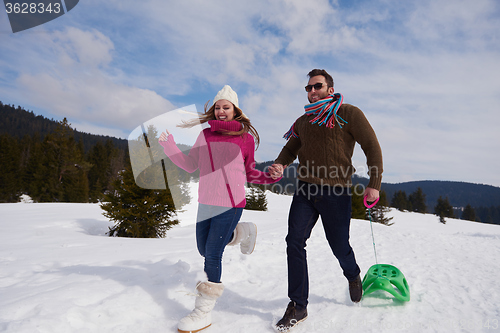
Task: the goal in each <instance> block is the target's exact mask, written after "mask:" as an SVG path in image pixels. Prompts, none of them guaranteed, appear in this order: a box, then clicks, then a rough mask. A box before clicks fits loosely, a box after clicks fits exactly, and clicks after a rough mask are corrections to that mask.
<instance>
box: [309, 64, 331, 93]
mask: <svg viewBox="0 0 500 333" xmlns="http://www.w3.org/2000/svg"><path fill="white" fill-rule="evenodd" d="M307 75H308V76H309V78H312V77H313V76H318V75H323V77H324V78H325V80H326V84H327V85H328V88H330V87H333V78H332V76H331V75H330V74H328V72H327V71H325V70H324V69H313V70H312V71H310V72H309V74H307Z"/></svg>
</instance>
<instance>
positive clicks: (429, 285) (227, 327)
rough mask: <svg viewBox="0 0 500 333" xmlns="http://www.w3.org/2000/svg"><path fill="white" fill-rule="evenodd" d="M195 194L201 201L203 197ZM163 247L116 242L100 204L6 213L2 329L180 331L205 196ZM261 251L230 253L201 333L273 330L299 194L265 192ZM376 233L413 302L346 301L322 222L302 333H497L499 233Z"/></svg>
mask: <svg viewBox="0 0 500 333" xmlns="http://www.w3.org/2000/svg"><path fill="white" fill-rule="evenodd" d="M194 194H196V193H194ZM194 197H195V198H194V200H193V203H191V204H190V205H188V206H187V207H185V209H186V211H185V212H183V213H181V214H180V215H179V218H180V220H181V225H180V226H177V227H174V228H173V229H171V230H170V231H168V232H167V237H166V238H164V239H126V238H110V237H107V236H106V235H105V232H106V231H107V230H108V226H110V225H111V223H110V222H109V221H107V220H106V218H105V217H104V216H102V210H101V209H100V208H99V206H98V205H96V204H61V203H59V204H56V203H53V204H52V203H46V204H36V203H17V204H0V332H13V333H22V332H27V333H28V332H29V333H33V332H47V333H58V332H60V333H68V332H85V333H87V332H131V333H132V332H133V333H137V332H139V333H143V332H152V333H156V332H175V331H176V328H177V322H178V320H179V319H180V318H182V317H183V316H185V315H186V314H188V313H189V312H190V311H191V310H192V307H193V304H194V296H193V295H192V294H193V292H194V286H195V284H196V282H197V280H198V279H199V278H200V276H202V274H201V273H202V270H203V260H202V258H201V257H200V256H199V254H198V252H197V250H196V243H195V236H194V234H195V232H194V231H195V224H194V220H195V216H196V207H197V204H196V202H195V201H196V195H194ZM267 198H268V208H269V211H267V212H256V211H244V213H243V217H242V221H253V222H255V223H256V224H257V226H258V231H259V234H258V243H257V246H256V248H255V251H254V253H253V254H252V255H249V256H246V255H243V254H241V253H240V252H239V248H237V247H228V248H226V252H225V253H224V263H223V277H222V281H223V283H224V285H225V291H224V294H223V295H222V297H221V298H220V299H219V301H218V303H217V305H216V307H215V309H214V312H213V325H212V326H211V327H210V328H208V329H207V330H205V332H206V333H221V332H224V333H225V332H232V333H239V332H241V333H243V332H245V333H256V332H258V333H260V332H273V328H272V325H273V324H274V323H275V322H276V321H277V320H278V319H279V318H281V316H282V315H283V313H284V310H285V308H286V306H287V304H288V298H287V278H286V276H287V271H286V253H285V241H284V239H285V236H286V230H287V226H286V220H287V215H288V208H289V204H290V201H291V198H290V197H286V196H277V195H273V194H271V193H269V192H267ZM389 215H390V216H393V217H394V219H393V222H394V223H395V224H394V225H392V226H390V227H387V226H383V225H379V224H374V225H373V230H374V234H375V242H376V245H377V254H378V260H379V262H380V263H388V264H392V265H394V266H396V267H398V268H399V269H400V270H401V271H402V272H403V273H404V274H405V276H406V278H407V280H408V283H409V286H410V290H411V300H410V301H409V302H407V303H401V302H399V301H395V300H394V299H393V297H392V296H390V295H389V294H388V293H384V292H380V293H376V294H372V295H368V296H367V297H364V298H363V300H362V301H361V302H360V303H358V304H353V303H351V301H350V300H349V296H348V291H347V282H346V280H345V278H344V277H343V275H342V272H341V270H340V267H339V265H338V263H337V261H336V259H335V257H334V256H333V255H332V253H331V251H330V249H329V247H328V244H327V242H326V240H325V237H324V232H323V229H322V226H321V222H320V221H318V225H317V226H316V227H315V229H314V231H313V235H312V237H311V239H310V240H309V242H308V246H307V250H308V258H309V273H310V283H311V288H310V299H309V301H310V304H309V307H308V312H309V318H308V319H307V320H306V321H305V322H303V323H301V324H300V325H298V326H297V328H296V329H295V330H294V332H297V333H299V332H302V333H305V332H308V333H309V332H499V331H500V309H499V308H500V305H499V304H500V284H499V283H498V274H499V271H500V260H499V254H500V227H499V226H495V225H487V224H480V223H473V222H465V221H460V220H453V219H449V220H448V222H447V224H446V225H443V224H441V223H439V222H438V218H437V217H436V216H434V215H430V214H427V215H423V214H414V213H402V212H399V211H392V212H391V213H390V214H389ZM351 245H352V246H353V248H354V251H355V253H356V257H357V260H358V264H359V265H360V267H361V269H362V271H363V272H362V274H363V275H364V273H365V272H366V270H367V269H368V268H369V267H370V266H371V265H373V264H375V259H374V252H373V245H372V239H371V233H370V225H369V222H367V221H361V220H353V221H352V226H351Z"/></svg>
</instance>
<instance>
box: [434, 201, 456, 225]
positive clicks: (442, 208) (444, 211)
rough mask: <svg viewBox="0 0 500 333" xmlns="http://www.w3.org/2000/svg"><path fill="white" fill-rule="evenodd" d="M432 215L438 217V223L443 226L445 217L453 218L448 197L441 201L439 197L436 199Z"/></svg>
mask: <svg viewBox="0 0 500 333" xmlns="http://www.w3.org/2000/svg"><path fill="white" fill-rule="evenodd" d="M434 214H436V215H437V216H439V222H441V223H443V224H445V223H446V220H445V217H451V218H453V217H454V213H453V206H452V205H450V202H449V201H448V197H446V198H445V199H443V198H442V197H441V196H440V197H439V198H438V201H437V204H436V206H435V207H434Z"/></svg>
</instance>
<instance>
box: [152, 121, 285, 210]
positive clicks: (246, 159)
mask: <svg viewBox="0 0 500 333" xmlns="http://www.w3.org/2000/svg"><path fill="white" fill-rule="evenodd" d="M208 123H209V125H210V128H206V129H204V130H203V132H201V133H200V135H199V136H198V138H197V139H196V142H195V144H194V146H193V147H192V148H191V150H190V151H189V154H188V155H185V154H184V153H183V152H182V151H180V149H179V148H178V147H177V145H176V143H175V141H174V138H173V136H172V134H170V135H169V136H168V138H167V141H160V145H162V146H163V148H164V152H165V154H166V155H167V156H168V157H169V158H170V159H171V160H172V162H174V163H175V164H176V165H177V166H178V167H180V168H182V169H184V170H186V171H187V172H189V173H191V172H194V171H196V170H197V169H200V184H199V188H198V202H200V203H202V204H206V205H213V206H222V207H238V208H243V207H245V205H246V199H245V183H246V182H247V181H248V182H250V183H255V184H272V183H275V182H277V181H279V179H272V178H271V176H270V175H269V173H267V172H262V171H258V170H255V160H254V149H255V142H254V138H253V136H251V135H250V134H248V133H244V134H243V135H227V134H222V133H223V131H224V130H227V131H234V132H236V131H239V130H240V129H241V124H240V123H239V122H237V121H235V120H233V121H228V122H226V121H220V120H210V121H209V122H208ZM280 179H281V178H280Z"/></svg>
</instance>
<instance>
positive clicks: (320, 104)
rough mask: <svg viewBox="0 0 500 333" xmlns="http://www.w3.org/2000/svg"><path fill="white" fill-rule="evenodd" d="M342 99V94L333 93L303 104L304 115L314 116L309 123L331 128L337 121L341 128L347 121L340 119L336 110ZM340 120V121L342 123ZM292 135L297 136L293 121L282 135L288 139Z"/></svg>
mask: <svg viewBox="0 0 500 333" xmlns="http://www.w3.org/2000/svg"><path fill="white" fill-rule="evenodd" d="M343 100H344V97H343V96H342V94H339V93H335V94H333V95H329V96H328V97H327V98H324V99H321V100H319V101H317V102H314V103H312V104H308V105H306V106H304V109H305V113H306V115H308V116H311V115H314V116H315V117H314V118H313V119H311V120H309V122H310V123H311V124H316V123H318V125H319V126H321V125H323V124H325V126H326V127H328V128H333V127H334V126H335V121H337V123H338V124H339V126H340V128H342V125H343V124H347V121H345V120H344V119H342V118H341V117H340V116H339V115H338V114H337V111H338V110H339V108H340V106H341V105H342V102H343ZM339 119H340V120H339ZM340 121H342V123H341V122H340ZM292 136H293V137H295V138H298V137H299V136H298V135H297V133H296V132H295V123H293V125H292V127H290V129H289V130H288V132H286V133H285V135H283V138H285V139H287V140H288V139H290V138H291V137H292Z"/></svg>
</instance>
